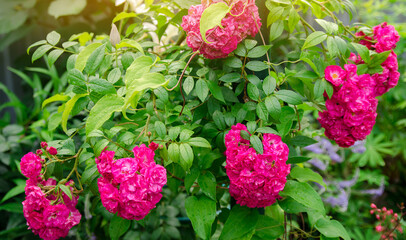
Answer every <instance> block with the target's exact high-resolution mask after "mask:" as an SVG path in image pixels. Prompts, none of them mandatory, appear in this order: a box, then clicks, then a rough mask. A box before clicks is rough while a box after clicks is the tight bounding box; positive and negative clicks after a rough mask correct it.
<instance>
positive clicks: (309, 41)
mask: <svg viewBox="0 0 406 240" xmlns="http://www.w3.org/2000/svg"><path fill="white" fill-rule="evenodd" d="M326 39H327V35H326V34H325V33H324V32H321V31H316V32H313V33H311V34H310V35H309V36H308V37H307V38H306V41H305V43H304V44H303V47H302V50H304V49H306V48H309V47H313V46H316V45H317V44H320V43H322V42H323V41H324V40H326Z"/></svg>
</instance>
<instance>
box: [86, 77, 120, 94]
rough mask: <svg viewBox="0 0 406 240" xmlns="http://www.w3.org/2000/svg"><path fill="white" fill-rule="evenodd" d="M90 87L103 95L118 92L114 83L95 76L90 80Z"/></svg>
mask: <svg viewBox="0 0 406 240" xmlns="http://www.w3.org/2000/svg"><path fill="white" fill-rule="evenodd" d="M89 88H90V89H91V90H92V91H95V92H97V93H100V94H103V95H105V94H115V93H116V89H115V88H114V86H113V84H112V83H110V82H108V81H107V80H105V79H101V78H94V79H92V80H90V82H89Z"/></svg>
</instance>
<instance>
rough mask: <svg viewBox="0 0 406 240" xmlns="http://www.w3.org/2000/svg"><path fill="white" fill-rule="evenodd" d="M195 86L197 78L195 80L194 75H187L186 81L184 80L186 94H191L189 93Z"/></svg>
mask: <svg viewBox="0 0 406 240" xmlns="http://www.w3.org/2000/svg"><path fill="white" fill-rule="evenodd" d="M194 87H195V80H193V78H192V77H187V78H186V79H185V82H183V90H184V91H185V93H186V95H189V93H190V92H191V91H192V90H193V88H194Z"/></svg>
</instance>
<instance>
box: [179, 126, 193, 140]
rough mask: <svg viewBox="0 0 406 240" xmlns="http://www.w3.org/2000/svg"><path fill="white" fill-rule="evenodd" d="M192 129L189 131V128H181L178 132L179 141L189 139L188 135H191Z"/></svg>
mask: <svg viewBox="0 0 406 240" xmlns="http://www.w3.org/2000/svg"><path fill="white" fill-rule="evenodd" d="M193 133H194V132H193V131H191V130H189V129H183V130H182V131H181V132H180V135H179V140H180V141H181V142H185V141H187V140H189V139H190V137H191V136H192V135H193Z"/></svg>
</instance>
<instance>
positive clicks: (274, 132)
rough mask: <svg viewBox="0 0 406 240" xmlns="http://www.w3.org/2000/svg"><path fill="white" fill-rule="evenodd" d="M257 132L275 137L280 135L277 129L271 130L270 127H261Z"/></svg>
mask: <svg viewBox="0 0 406 240" xmlns="http://www.w3.org/2000/svg"><path fill="white" fill-rule="evenodd" d="M256 131H257V132H259V133H272V134H275V135H279V133H278V132H277V131H276V130H275V129H273V128H270V127H260V128H258V129H257V130H256Z"/></svg>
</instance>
